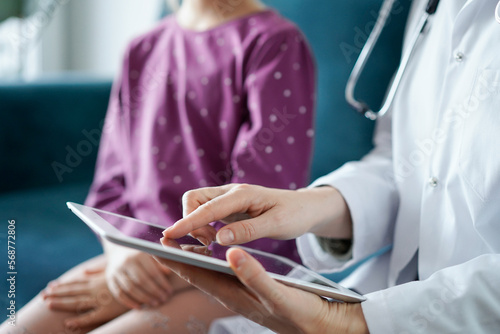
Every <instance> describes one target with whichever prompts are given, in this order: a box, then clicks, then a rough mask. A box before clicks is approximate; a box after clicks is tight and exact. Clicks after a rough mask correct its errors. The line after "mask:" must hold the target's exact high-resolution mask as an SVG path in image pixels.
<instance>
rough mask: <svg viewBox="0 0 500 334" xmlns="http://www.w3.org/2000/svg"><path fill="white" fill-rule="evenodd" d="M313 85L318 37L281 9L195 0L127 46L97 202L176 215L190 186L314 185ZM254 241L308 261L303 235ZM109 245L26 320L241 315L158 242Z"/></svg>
mask: <svg viewBox="0 0 500 334" xmlns="http://www.w3.org/2000/svg"><path fill="white" fill-rule="evenodd" d="M314 88H315V78H314V65H313V60H312V57H311V54H310V50H309V48H308V46H307V43H306V42H305V41H304V38H303V36H302V34H301V33H300V32H299V31H298V30H297V28H296V27H295V26H294V25H292V24H291V23H289V22H288V21H286V20H285V19H283V18H282V17H280V16H279V15H278V14H277V13H276V12H274V11H273V10H270V9H267V8H265V7H264V6H263V5H262V4H261V3H259V2H258V1H256V0H240V1H237V2H235V1H227V2H226V1H224V0H197V1H195V0H184V1H183V2H182V5H181V6H180V8H179V10H178V11H177V13H176V15H172V16H169V17H167V18H166V19H165V20H164V21H162V23H161V24H160V25H159V26H158V27H156V28H155V29H153V30H152V31H151V32H148V33H147V34H145V35H143V36H141V37H140V38H137V39H135V40H134V41H133V42H132V43H131V44H130V46H129V48H128V50H127V53H126V56H125V60H124V63H123V68H122V72H121V76H120V78H119V79H118V80H117V81H116V82H115V84H114V88H113V91H112V97H111V100H110V106H109V110H108V114H107V118H106V125H105V128H104V131H103V137H102V139H101V146H100V151H99V156H98V162H97V167H96V173H95V178H94V182H93V184H92V187H91V190H90V193H89V195H88V198H87V201H86V204H87V205H89V206H93V207H97V208H100V209H103V210H108V211H113V212H116V213H119V214H123V215H128V216H132V217H136V218H138V219H141V220H145V221H149V222H152V223H156V224H162V225H164V226H165V227H168V226H170V225H171V224H173V223H174V222H175V221H177V220H178V219H180V218H181V217H182V207H181V197H182V194H183V193H184V192H185V191H187V190H189V189H192V188H198V187H204V186H214V185H221V184H226V183H253V184H261V185H264V186H267V187H276V188H289V189H295V188H298V187H302V186H305V185H306V182H307V177H308V172H309V166H310V160H311V150H312V137H313V134H314V131H313V116H314V115H313V108H314V93H315V90H314ZM219 224H221V223H219ZM216 227H217V223H216ZM139 232H140V231H137V233H139ZM246 246H248V247H253V248H257V249H260V250H264V251H268V252H272V253H275V254H280V255H284V256H287V257H289V258H291V259H293V260H295V261H299V257H298V254H297V251H296V248H295V242H294V241H293V240H291V241H275V240H270V239H263V240H258V241H254V242H252V243H249V244H247V245H246ZM103 247H104V250H105V252H104V254H105V255H103V256H99V257H97V258H94V259H91V260H89V261H87V262H85V263H83V264H81V265H80V266H78V267H75V268H74V269H72V270H70V271H69V272H68V273H66V274H65V275H63V276H62V277H61V278H59V279H58V280H57V281H56V282H54V283H52V284H49V286H48V288H47V289H46V290H44V291H43V292H42V294H41V296H38V297H37V298H35V299H34V300H33V301H32V302H31V303H30V304H28V305H27V306H26V307H25V308H24V309H23V310H22V311H21V312H20V315H19V317H18V318H19V321H18V324H19V328H24V329H25V330H27V332H28V333H49V332H54V333H59V332H64V330H67V329H68V328H77V329H78V330H81V331H88V330H92V329H94V331H93V333H136V332H141V333H157V332H158V333H160V332H162V333H164V332H165V331H166V330H168V332H171V333H183V332H204V331H207V329H208V327H209V325H210V323H211V321H212V320H213V319H216V318H219V317H224V316H229V315H232V313H231V312H230V311H228V310H227V309H226V308H224V307H223V306H222V305H221V304H219V303H218V302H217V301H215V300H212V299H211V298H210V297H208V296H207V295H205V294H204V293H203V292H201V291H199V290H197V289H195V288H193V287H191V286H189V285H187V284H186V283H184V282H183V281H182V280H181V279H179V278H177V277H175V275H174V274H172V273H170V272H169V271H168V270H167V269H165V268H163V267H161V266H160V265H159V264H157V263H156V262H155V260H154V259H153V258H152V257H150V256H149V255H148V254H145V253H141V252H139V251H136V250H132V249H126V248H123V247H120V246H116V245H111V244H109V243H107V242H104V245H103ZM42 297H43V299H44V300H45V301H44V304H42V305H40V303H41V300H42Z"/></svg>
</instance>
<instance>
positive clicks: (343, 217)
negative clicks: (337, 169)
mask: <svg viewBox="0 0 500 334" xmlns="http://www.w3.org/2000/svg"><path fill="white" fill-rule="evenodd" d="M299 191H301V192H307V193H308V195H309V196H310V197H311V199H312V206H313V210H310V211H312V212H314V217H315V219H311V220H310V221H311V226H310V228H309V231H308V232H311V233H314V234H316V235H317V236H321V237H326V238H333V239H351V238H352V219H351V212H350V211H349V207H348V206H347V203H346V201H345V200H344V197H343V196H342V194H341V193H340V192H339V191H338V190H337V189H336V188H334V187H331V186H321V187H315V188H307V189H301V190H299Z"/></svg>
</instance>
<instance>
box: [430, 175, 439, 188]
mask: <svg viewBox="0 0 500 334" xmlns="http://www.w3.org/2000/svg"><path fill="white" fill-rule="evenodd" d="M429 185H430V186H431V187H433V188H435V187H437V185H438V179H437V178H436V177H431V178H430V179H429Z"/></svg>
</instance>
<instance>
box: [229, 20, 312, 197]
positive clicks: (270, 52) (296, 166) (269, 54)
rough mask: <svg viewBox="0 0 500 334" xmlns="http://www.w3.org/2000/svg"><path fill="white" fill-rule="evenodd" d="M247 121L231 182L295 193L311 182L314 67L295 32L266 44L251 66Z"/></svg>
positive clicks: (235, 153) (235, 154) (283, 33)
mask: <svg viewBox="0 0 500 334" xmlns="http://www.w3.org/2000/svg"><path fill="white" fill-rule="evenodd" d="M248 63H249V66H248V67H247V74H246V77H245V82H244V86H245V89H246V93H247V108H248V110H249V120H248V122H246V123H245V124H243V126H242V128H241V130H240V132H239V135H238V137H237V140H236V144H235V148H234V149H233V154H232V157H231V163H232V168H233V178H232V182H235V183H253V184H260V185H264V186H268V187H276V188H285V189H296V188H299V187H303V186H305V185H306V184H307V182H308V181H309V170H310V164H311V157H312V146H313V137H314V108H315V89H316V83H315V80H316V79H315V65H314V61H313V56H312V54H311V51H310V49H309V46H308V45H307V42H306V41H305V39H304V37H303V36H302V34H301V33H300V32H299V31H297V30H296V29H289V30H286V31H280V32H279V33H276V34H275V35H273V36H271V37H269V38H267V39H266V40H265V41H264V42H262V43H261V45H260V46H259V47H258V50H257V51H256V52H254V53H253V55H252V57H250V60H249V62H248Z"/></svg>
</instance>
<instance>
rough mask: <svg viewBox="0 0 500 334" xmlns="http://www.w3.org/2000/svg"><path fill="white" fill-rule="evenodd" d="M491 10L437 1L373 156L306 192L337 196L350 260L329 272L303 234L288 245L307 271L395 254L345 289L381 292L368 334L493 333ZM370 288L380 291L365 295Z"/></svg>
mask: <svg viewBox="0 0 500 334" xmlns="http://www.w3.org/2000/svg"><path fill="white" fill-rule="evenodd" d="M426 3H427V0H419V1H417V2H416V10H415V11H414V12H413V15H420V13H423V8H424V7H425V5H426ZM497 3H498V0H468V1H466V0H441V1H440V4H439V7H438V10H437V12H436V14H435V15H434V16H433V17H432V18H431V21H430V24H428V26H427V28H426V31H425V36H424V38H423V39H422V40H421V43H420V44H419V45H418V46H417V48H416V51H415V53H414V56H413V58H412V59H411V60H410V64H409V66H408V69H407V72H406V74H405V76H404V78H403V81H402V82H401V86H400V89H399V91H398V93H397V96H396V99H395V101H394V103H393V106H392V108H391V111H390V113H388V114H387V115H386V116H385V117H383V118H382V119H380V120H379V121H378V124H377V131H376V136H375V144H376V147H375V149H374V150H373V151H372V152H371V153H370V154H368V155H367V156H366V157H365V158H364V159H362V161H360V162H352V163H348V164H346V165H345V166H343V167H342V168H340V169H339V170H337V171H335V172H333V173H331V174H330V175H328V176H325V177H323V178H321V179H319V180H318V181H316V182H315V184H316V185H320V184H325V185H332V186H334V187H336V188H338V189H339V190H340V192H341V193H342V194H343V196H344V197H345V199H346V201H347V203H348V205H349V208H350V210H351V213H352V217H353V222H354V226H353V232H354V236H353V241H354V243H353V256H352V259H351V260H350V261H348V262H339V261H337V260H336V259H334V258H332V257H331V256H329V255H327V254H325V252H323V251H322V250H321V249H320V248H319V246H318V244H317V243H316V240H315V238H312V237H311V236H309V235H306V236H303V237H301V238H299V240H298V245H299V252H300V254H301V255H302V256H303V259H304V261H305V263H306V264H307V265H308V266H310V267H311V268H313V269H316V270H320V271H328V270H330V271H331V270H334V269H335V268H337V269H342V268H344V267H345V266H348V265H350V264H353V263H355V262H357V261H359V260H362V259H363V258H365V257H366V256H368V255H369V254H371V253H373V252H375V251H376V250H378V249H380V248H383V247H387V246H388V245H390V244H392V245H393V249H392V252H391V253H390V254H388V255H386V256H384V257H382V258H379V259H377V260H372V261H371V262H370V263H368V264H367V265H365V266H363V267H362V268H361V270H358V271H356V272H355V273H354V275H353V276H352V277H349V279H348V280H349V285H350V286H352V287H354V288H357V289H358V290H360V291H363V292H367V291H370V290H372V291H373V290H377V289H381V288H387V289H385V290H382V291H378V292H375V293H371V294H368V295H367V297H368V300H367V301H366V302H364V303H363V304H362V305H363V311H364V313H365V316H366V319H367V322H368V325H369V328H370V331H371V333H384V334H386V333H420V332H425V333H493V332H495V333H498V331H499V330H500V289H499V288H498V287H500V24H499V23H498V22H497V21H496V20H495V7H496V6H497ZM415 22H416V20H415V19H413V20H411V21H410V27H409V32H411V30H412V27H411V25H413V24H415ZM417 250H418V252H417ZM412 259H413V261H412ZM417 260H418V261H417ZM375 262H378V263H377V265H374V263H375ZM417 275H418V277H419V279H420V281H418V282H411V283H407V282H410V281H411V280H412V279H413V278H416V277H417ZM371 278H373V279H374V280H376V281H377V282H379V283H380V282H384V283H382V284H375V285H373V286H368V285H367V284H368V283H369V282H370V279H371ZM367 282H368V283H367ZM403 283H406V284H403ZM398 284H402V285H399V286H395V285H398ZM376 285H378V286H376ZM389 320H390V321H389Z"/></svg>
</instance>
